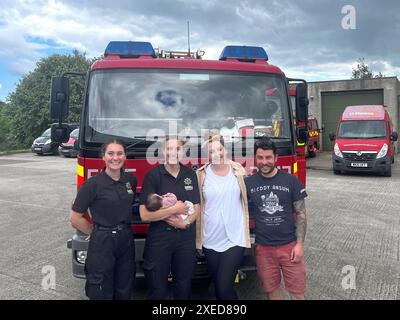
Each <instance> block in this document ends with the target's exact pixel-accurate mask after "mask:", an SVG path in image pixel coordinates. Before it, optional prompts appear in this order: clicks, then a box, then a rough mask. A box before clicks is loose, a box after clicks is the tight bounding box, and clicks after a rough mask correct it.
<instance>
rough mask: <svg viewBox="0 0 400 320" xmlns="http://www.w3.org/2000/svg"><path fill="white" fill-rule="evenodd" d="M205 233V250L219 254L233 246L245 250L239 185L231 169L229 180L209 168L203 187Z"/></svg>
mask: <svg viewBox="0 0 400 320" xmlns="http://www.w3.org/2000/svg"><path fill="white" fill-rule="evenodd" d="M202 191H203V195H204V200H205V207H204V229H203V239H204V241H203V246H204V247H205V248H207V249H212V250H215V251H218V252H223V251H226V250H228V249H229V248H231V247H233V246H241V247H246V239H245V233H244V222H243V221H244V220H243V208H242V202H241V199H240V188H239V183H238V181H237V179H236V177H235V175H234V174H233V172H232V168H231V167H229V173H228V174H227V175H226V176H218V175H216V174H215V173H214V172H213V170H212V169H211V165H209V166H207V168H206V178H205V181H204V185H203V190H202Z"/></svg>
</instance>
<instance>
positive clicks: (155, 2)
mask: <svg viewBox="0 0 400 320" xmlns="http://www.w3.org/2000/svg"><path fill="white" fill-rule="evenodd" d="M0 5H1V9H0V100H3V101H4V100H6V98H7V96H8V94H9V93H10V92H13V91H14V90H15V85H16V84H17V83H18V81H19V80H20V79H21V77H22V76H23V75H24V74H26V73H28V72H30V71H32V70H33V69H34V68H35V65H36V62H37V61H38V60H39V59H40V58H43V57H46V56H48V55H51V54H54V53H70V52H71V51H72V50H73V49H78V50H80V51H82V52H86V54H87V56H88V57H93V56H98V55H100V54H101V53H103V52H104V48H105V47H106V45H107V43H108V42H109V41H110V40H139V41H150V42H152V44H153V46H154V47H159V48H162V49H167V50H186V48H187V29H186V25H187V21H190V35H191V47H192V49H197V48H201V49H203V50H205V52H206V55H205V58H206V59H216V58H218V56H219V54H220V52H221V50H222V48H223V47H224V46H225V45H228V44H240V45H256V46H263V47H264V48H265V49H266V50H267V52H268V55H269V61H270V63H271V64H275V65H278V66H279V67H280V68H282V69H283V70H284V72H285V73H286V74H287V75H288V76H290V77H302V78H305V79H306V80H308V81H320V80H332V79H348V78H350V76H351V70H352V67H353V66H354V65H355V63H356V60H357V59H358V58H360V57H364V58H365V59H366V61H367V62H368V64H369V65H370V68H371V69H372V70H373V72H375V73H377V72H382V73H383V74H384V75H385V76H400V54H399V53H400V15H399V12H400V2H399V1H397V0H380V1H377V0H358V1H353V0H345V1H339V0H337V1H334V0H318V1H317V0H298V1H293V0H292V1H289V0H279V1H278V0H276V1H275V0H247V1H244V0H229V1H221V0H146V1H143V0H113V1H109V0H0ZM349 5H350V6H352V8H354V11H352V10H351V11H348V9H347V8H348V7H346V6H349ZM353 13H354V14H353ZM353 17H355V20H354V19H351V18H353ZM343 25H344V26H347V28H343ZM349 27H351V28H350V29H349Z"/></svg>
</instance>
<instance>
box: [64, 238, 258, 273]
mask: <svg viewBox="0 0 400 320" xmlns="http://www.w3.org/2000/svg"><path fill="white" fill-rule="evenodd" d="M144 244H145V238H135V260H136V278H144V271H143V267H142V265H143V250H144ZM88 245H89V241H88V240H86V236H85V235H83V234H79V233H77V234H75V235H74V236H73V237H72V239H69V240H68V241H67V248H69V249H71V250H72V255H71V256H72V274H73V276H74V277H76V278H80V279H85V278H86V275H85V261H86V255H87V249H88ZM255 270H256V261H255V256H254V245H253V244H252V247H251V248H246V250H245V253H244V256H243V260H242V263H241V265H240V267H239V274H240V277H241V278H242V279H244V278H245V273H246V272H249V271H255ZM193 278H194V279H205V278H209V274H208V270H207V262H206V259H205V257H204V254H203V253H202V252H201V251H198V252H197V265H196V268H195V271H194V275H193Z"/></svg>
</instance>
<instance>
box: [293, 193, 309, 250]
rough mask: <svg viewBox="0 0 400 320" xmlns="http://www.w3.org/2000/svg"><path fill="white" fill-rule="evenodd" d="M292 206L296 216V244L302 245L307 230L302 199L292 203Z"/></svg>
mask: <svg viewBox="0 0 400 320" xmlns="http://www.w3.org/2000/svg"><path fill="white" fill-rule="evenodd" d="M293 206H294V210H295V212H296V214H297V219H296V236H297V243H304V239H305V237H306V230H307V218H306V204H305V201H304V199H301V200H299V201H295V202H293Z"/></svg>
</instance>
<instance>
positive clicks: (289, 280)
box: [245, 138, 307, 300]
mask: <svg viewBox="0 0 400 320" xmlns="http://www.w3.org/2000/svg"><path fill="white" fill-rule="evenodd" d="M254 152H255V162H256V166H257V168H258V172H257V173H255V174H254V175H252V176H250V177H248V178H247V179H246V180H245V181H246V188H247V194H248V197H249V199H251V200H252V201H253V203H254V212H255V233H256V246H255V256H256V263H257V273H258V276H259V277H260V279H261V282H262V284H263V288H264V290H265V292H266V293H267V295H268V297H269V299H270V300H280V299H283V295H282V292H281V289H280V283H281V275H283V279H284V283H285V288H286V290H287V291H288V292H289V294H290V297H291V299H298V300H303V299H305V293H306V290H307V286H306V270H305V265H304V257H303V252H304V238H305V234H306V226H307V220H306V209H305V201H304V198H305V197H306V196H307V193H306V191H305V189H304V188H303V187H302V185H301V184H300V182H299V180H298V179H297V178H296V177H295V176H293V175H291V174H289V173H286V172H283V171H280V170H278V169H277V168H276V167H275V165H276V162H277V160H278V155H277V154H276V146H275V144H274V142H273V141H272V140H271V139H269V138H262V139H260V140H257V142H256V143H255V148H254Z"/></svg>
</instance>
